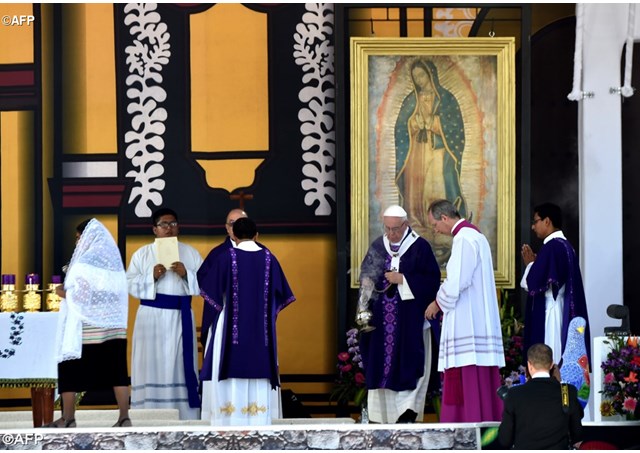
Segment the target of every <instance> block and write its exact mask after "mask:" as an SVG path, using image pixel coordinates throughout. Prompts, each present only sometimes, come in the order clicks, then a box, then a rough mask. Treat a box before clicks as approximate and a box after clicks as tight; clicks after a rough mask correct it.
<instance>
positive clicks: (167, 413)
mask: <svg viewBox="0 0 640 453" xmlns="http://www.w3.org/2000/svg"><path fill="white" fill-rule="evenodd" d="M60 415H61V414H60V411H55V412H54V414H53V419H54V420H56V419H58V418H59V417H60ZM129 417H130V418H131V420H132V421H133V423H134V424H135V423H136V422H137V423H144V424H145V425H144V426H157V424H158V423H161V424H164V425H165V426H166V425H168V424H174V423H177V422H179V421H180V416H179V411H178V410H177V409H131V410H129ZM75 418H76V421H77V423H78V425H80V424H82V425H87V426H112V425H113V424H114V423H115V422H116V420H118V411H117V410H115V409H103V410H100V409H78V410H76V414H75ZM16 423H18V424H22V423H27V424H31V426H33V416H32V414H31V411H3V412H0V429H4V428H5V426H8V424H10V425H14V424H16Z"/></svg>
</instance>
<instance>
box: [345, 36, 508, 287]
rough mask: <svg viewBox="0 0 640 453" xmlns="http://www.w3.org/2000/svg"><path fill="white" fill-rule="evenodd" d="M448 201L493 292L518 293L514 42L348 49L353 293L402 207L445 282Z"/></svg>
mask: <svg viewBox="0 0 640 453" xmlns="http://www.w3.org/2000/svg"><path fill="white" fill-rule="evenodd" d="M439 198H446V199H448V200H449V201H451V202H453V203H454V204H455V205H456V206H457V207H458V209H459V211H460V214H461V215H462V216H463V217H466V218H467V219H468V220H470V221H471V222H473V223H474V224H475V225H476V226H478V227H479V229H480V230H481V231H482V232H483V233H484V234H485V236H486V237H487V240H488V241H489V244H490V246H491V251H492V256H493V264H494V272H495V279H496V285H497V286H498V287H503V288H513V287H514V284H515V253H516V251H515V39H514V38H352V39H351V286H352V287H357V286H358V281H359V276H360V264H361V263H362V259H363V258H364V255H365V254H366V251H367V248H368V247H369V245H370V243H371V242H372V241H373V240H374V239H375V238H376V237H378V236H380V235H381V234H382V218H381V215H382V212H383V211H384V209H386V207H387V206H389V205H392V204H400V205H401V206H403V207H404V208H405V210H406V211H407V213H408V217H409V223H410V225H411V227H412V228H413V229H414V230H415V231H417V232H418V233H419V234H420V235H421V236H422V237H424V238H425V239H427V240H428V241H429V243H430V244H431V246H432V248H433V250H434V253H435V254H436V258H437V260H438V263H439V264H440V266H441V269H442V271H443V276H444V270H445V266H446V262H447V260H448V257H449V254H450V250H451V241H452V238H451V237H450V236H448V235H447V236H445V235H437V234H436V233H435V232H434V231H433V229H432V228H431V227H430V226H429V224H428V222H427V217H426V216H427V208H428V206H429V204H430V203H431V201H433V200H435V199H439Z"/></svg>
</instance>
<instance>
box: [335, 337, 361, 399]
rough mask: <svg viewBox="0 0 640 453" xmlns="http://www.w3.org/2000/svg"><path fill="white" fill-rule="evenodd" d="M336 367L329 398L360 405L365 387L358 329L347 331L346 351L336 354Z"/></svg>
mask: <svg viewBox="0 0 640 453" xmlns="http://www.w3.org/2000/svg"><path fill="white" fill-rule="evenodd" d="M337 368H338V378H337V379H336V382H335V387H334V390H333V392H332V393H331V400H335V401H337V402H338V403H342V404H348V403H349V401H353V403H354V404H355V405H356V406H360V405H361V404H362V403H363V402H364V401H365V396H366V395H367V387H366V385H365V377H364V370H363V368H362V356H361V355H360V346H359V344H358V329H350V330H348V331H347V351H344V352H341V353H339V354H338V364H337Z"/></svg>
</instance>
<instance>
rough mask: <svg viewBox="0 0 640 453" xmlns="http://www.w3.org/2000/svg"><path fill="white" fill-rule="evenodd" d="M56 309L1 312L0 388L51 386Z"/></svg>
mask: <svg viewBox="0 0 640 453" xmlns="http://www.w3.org/2000/svg"><path fill="white" fill-rule="evenodd" d="M57 327H58V313H57V312H43V313H40V312H35V313H0V387H39V386H46V387H54V386H55V385H56V383H57V380H58V364H57V363H56V358H55V357H56V356H55V351H56V329H57Z"/></svg>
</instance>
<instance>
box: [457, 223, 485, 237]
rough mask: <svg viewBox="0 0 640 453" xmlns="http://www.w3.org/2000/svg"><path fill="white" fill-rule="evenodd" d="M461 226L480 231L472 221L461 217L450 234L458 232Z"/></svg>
mask: <svg viewBox="0 0 640 453" xmlns="http://www.w3.org/2000/svg"><path fill="white" fill-rule="evenodd" d="M463 228H472V229H474V230H476V231H477V232H478V233H480V230H479V229H478V227H477V226H475V225H474V224H473V223H471V222H468V221H467V220H466V219H462V222H460V223H458V224H457V225H456V226H455V228H454V229H453V230H452V231H451V236H455V235H456V234H458V232H459V231H460V230H461V229H463Z"/></svg>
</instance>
